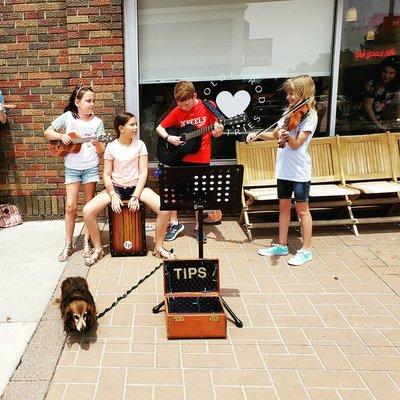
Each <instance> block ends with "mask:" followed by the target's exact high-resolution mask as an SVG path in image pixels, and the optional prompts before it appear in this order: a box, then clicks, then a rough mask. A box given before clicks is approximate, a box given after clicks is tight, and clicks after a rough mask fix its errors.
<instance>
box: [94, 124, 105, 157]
mask: <svg viewBox="0 0 400 400" xmlns="http://www.w3.org/2000/svg"><path fill="white" fill-rule="evenodd" d="M105 134H106V130H105V128H104V123H103V121H101V122H100V124H99V126H98V127H97V131H96V137H99V136H103V135H105ZM92 144H93V146H94V147H95V149H96V153H97V154H98V155H102V154H103V153H104V150H105V149H106V146H105V145H104V143H102V142H99V141H98V140H97V139H93V140H92Z"/></svg>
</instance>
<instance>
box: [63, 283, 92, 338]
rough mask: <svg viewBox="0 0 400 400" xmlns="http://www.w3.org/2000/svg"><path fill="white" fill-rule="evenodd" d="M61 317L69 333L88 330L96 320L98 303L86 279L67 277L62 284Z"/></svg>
mask: <svg viewBox="0 0 400 400" xmlns="http://www.w3.org/2000/svg"><path fill="white" fill-rule="evenodd" d="M60 310H61V318H62V319H63V321H64V330H65V332H67V333H70V332H73V331H75V332H76V331H77V332H86V331H88V330H89V329H90V328H91V327H92V326H93V324H94V323H95V322H96V319H97V317H96V305H95V304H94V300H93V296H92V294H91V293H90V291H89V286H88V284H87V282H86V279H84V278H81V277H71V278H67V279H65V280H64V281H63V283H62V284H61V299H60Z"/></svg>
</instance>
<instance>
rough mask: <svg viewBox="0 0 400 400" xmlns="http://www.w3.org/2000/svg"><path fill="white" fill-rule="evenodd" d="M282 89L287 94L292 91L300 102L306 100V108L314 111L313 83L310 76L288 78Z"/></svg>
mask: <svg viewBox="0 0 400 400" xmlns="http://www.w3.org/2000/svg"><path fill="white" fill-rule="evenodd" d="M282 89H283V90H284V91H285V92H286V93H287V92H289V91H293V92H294V93H295V94H296V95H297V96H298V97H299V99H300V102H302V101H303V100H305V99H308V102H307V103H308V106H309V107H310V109H311V108H312V109H315V83H314V81H313V79H312V78H311V76H309V75H300V76H296V77H294V78H289V79H287V80H286V81H285V83H284V84H283V86H282Z"/></svg>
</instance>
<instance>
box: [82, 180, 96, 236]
mask: <svg viewBox="0 0 400 400" xmlns="http://www.w3.org/2000/svg"><path fill="white" fill-rule="evenodd" d="M95 190H96V182H89V183H85V184H84V185H83V201H84V203H85V204H87V203H88V202H89V201H90V200H92V199H93V197H94V192H95ZM88 241H89V233H88V231H87V228H86V225H85V243H87V242H88Z"/></svg>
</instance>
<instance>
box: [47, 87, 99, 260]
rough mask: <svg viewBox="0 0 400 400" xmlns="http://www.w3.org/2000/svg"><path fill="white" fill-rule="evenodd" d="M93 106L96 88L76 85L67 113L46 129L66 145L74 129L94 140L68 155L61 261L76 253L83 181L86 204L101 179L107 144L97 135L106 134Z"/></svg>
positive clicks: (87, 249) (86, 251) (87, 245)
mask: <svg viewBox="0 0 400 400" xmlns="http://www.w3.org/2000/svg"><path fill="white" fill-rule="evenodd" d="M93 105H94V93H93V88H92V87H91V86H82V85H79V86H77V87H76V88H75V89H74V90H73V92H72V93H71V96H70V98H69V103H68V105H67V106H66V107H65V109H64V114H62V115H60V116H59V117H57V118H56V119H55V120H54V121H53V122H52V123H51V125H50V126H49V127H48V128H47V129H46V130H45V132H44V136H45V138H46V139H48V140H61V141H62V142H63V143H64V144H69V143H71V138H70V136H69V135H68V134H69V133H72V132H75V133H76V134H77V135H79V136H82V137H85V136H87V137H93V140H92V141H91V142H88V143H84V144H82V147H81V150H80V151H79V152H78V153H76V154H72V153H70V154H68V155H67V156H66V157H65V161H64V164H65V188H66V192H67V199H66V201H65V245H64V248H63V249H62V250H61V253H60V254H59V256H58V261H60V262H63V261H66V260H67V259H68V257H69V256H70V255H71V254H72V253H73V252H74V247H73V244H72V239H73V235H74V227H75V219H76V211H77V208H78V196H79V189H80V186H81V184H82V186H83V197H84V202H85V203H87V202H88V201H89V200H90V199H92V198H93V196H94V192H95V188H96V183H97V182H98V181H99V180H100V174H99V155H100V154H103V152H104V145H103V144H102V143H101V142H99V141H98V140H97V137H99V136H101V135H104V133H105V130H104V124H103V121H102V120H101V119H100V118H98V117H95V116H94V115H93ZM62 132H64V133H62ZM90 255H91V247H90V243H89V235H88V233H87V230H86V228H85V242H84V257H89V256H90Z"/></svg>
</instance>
